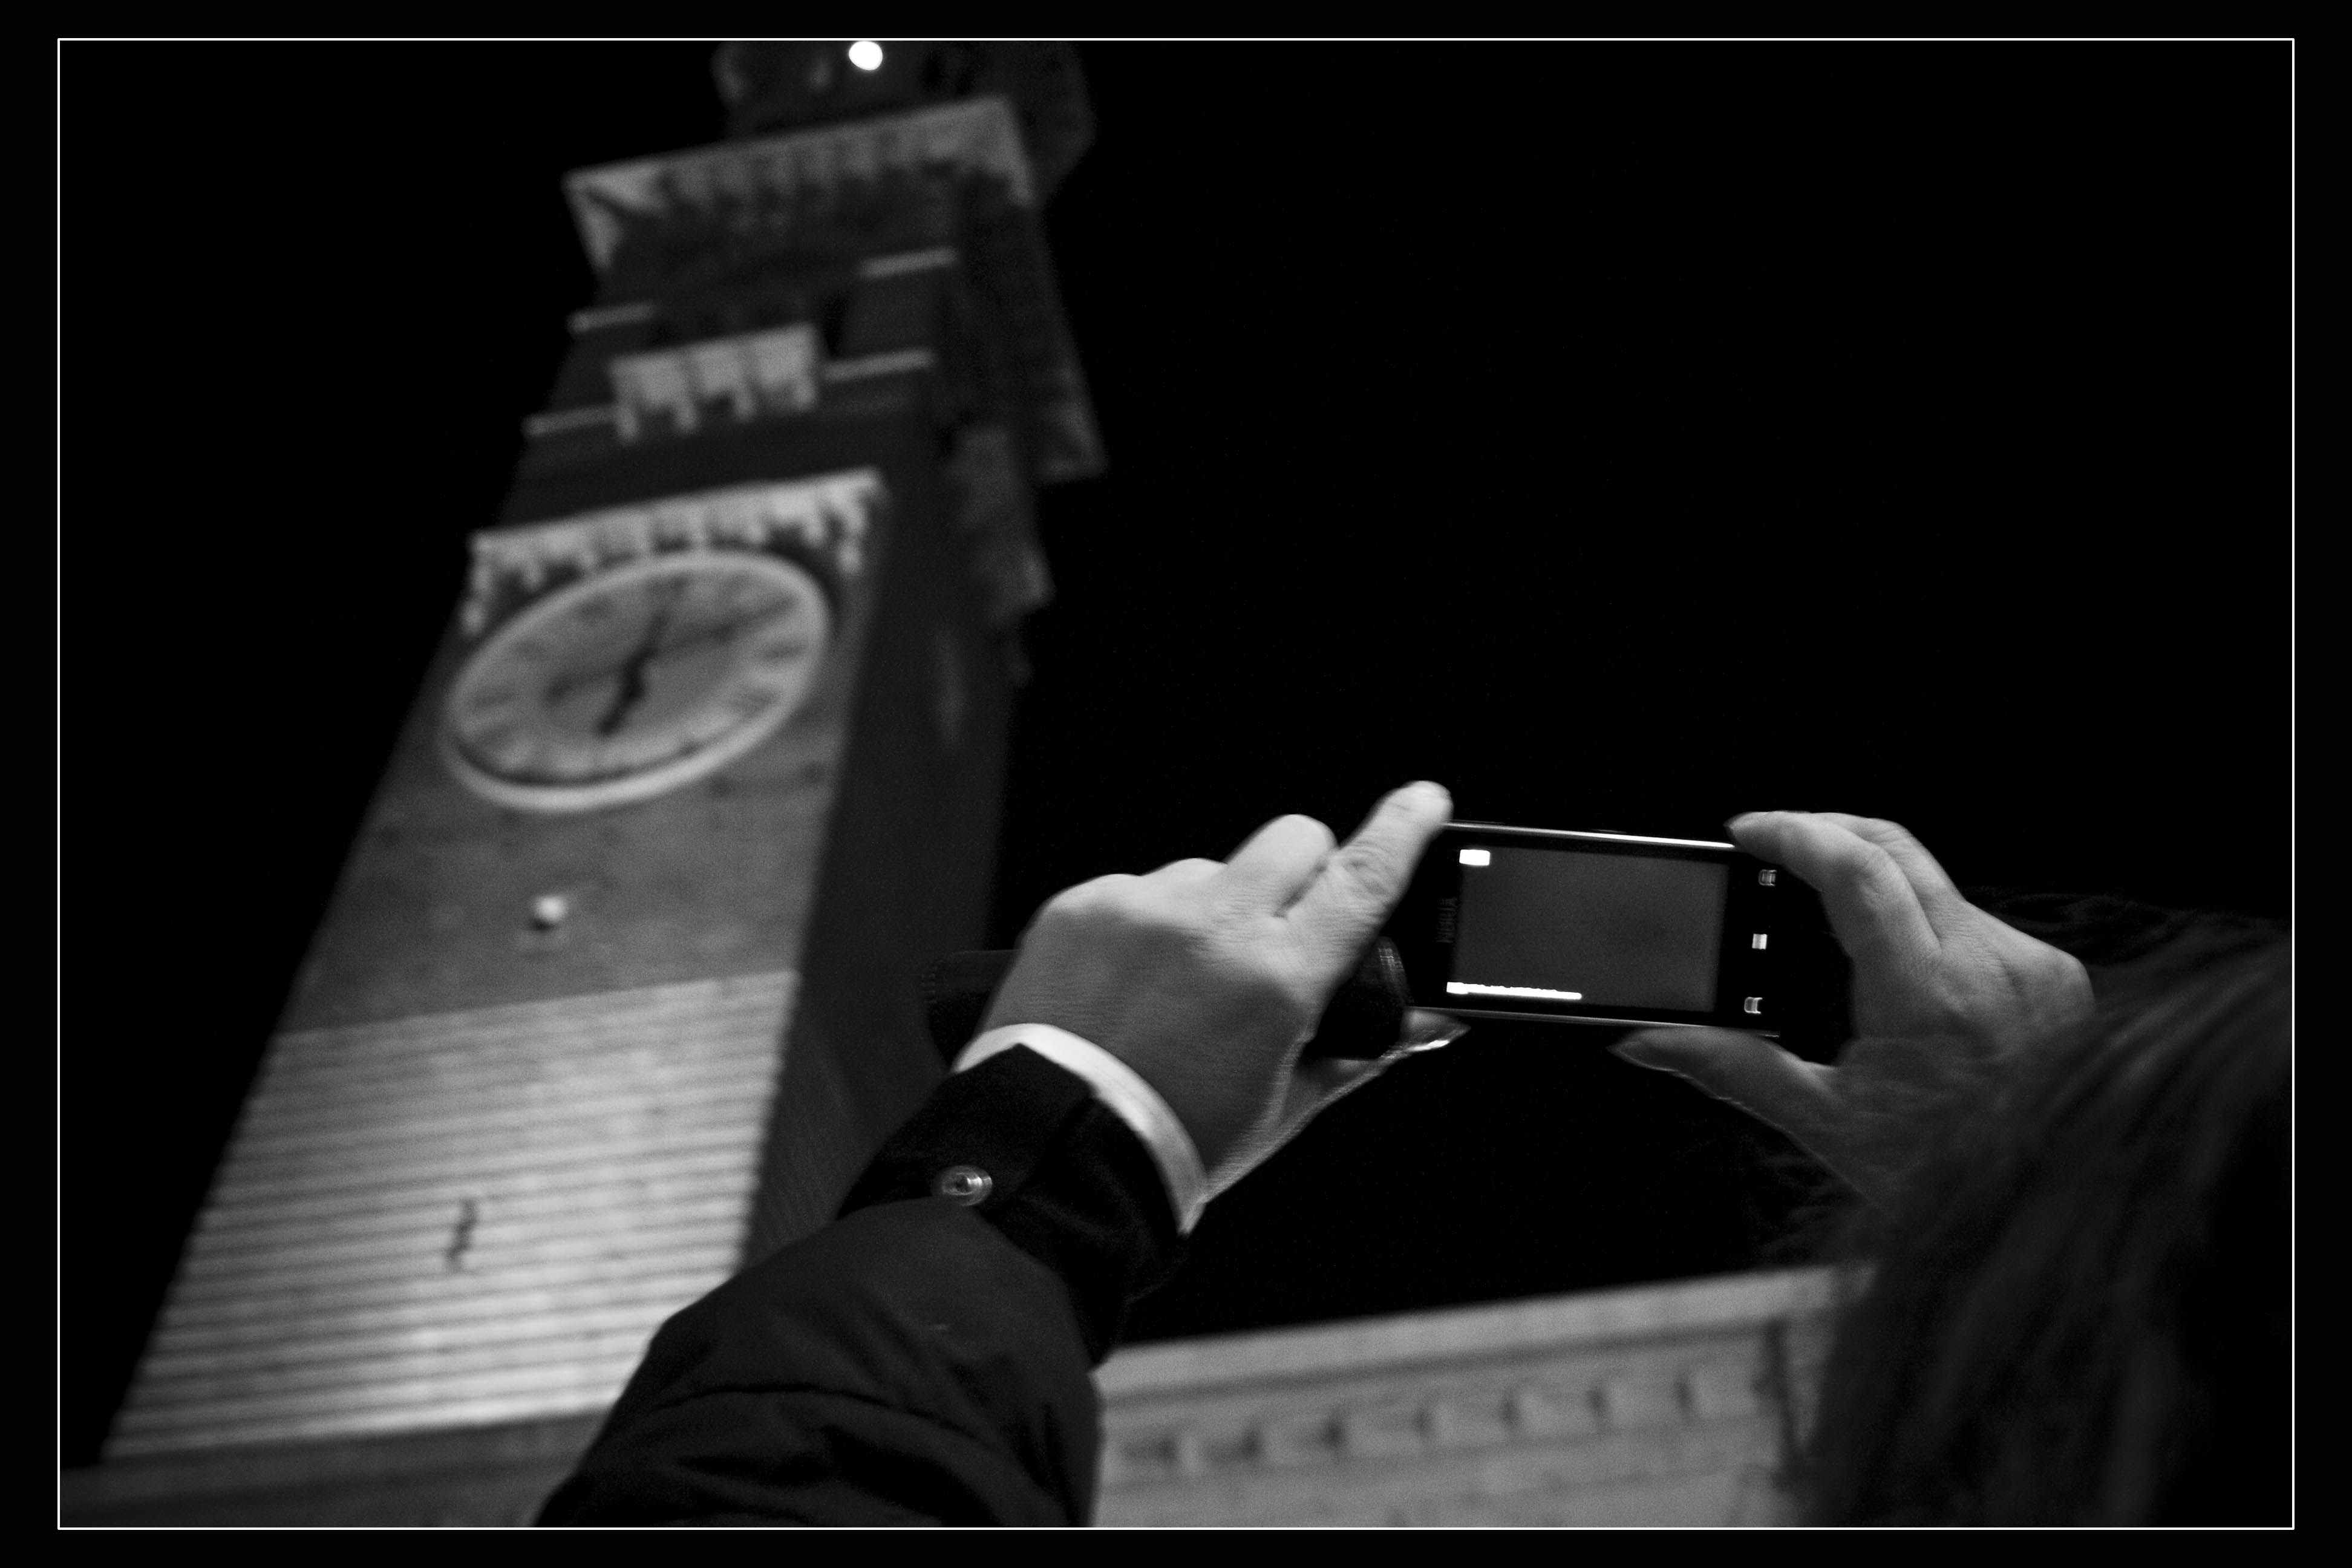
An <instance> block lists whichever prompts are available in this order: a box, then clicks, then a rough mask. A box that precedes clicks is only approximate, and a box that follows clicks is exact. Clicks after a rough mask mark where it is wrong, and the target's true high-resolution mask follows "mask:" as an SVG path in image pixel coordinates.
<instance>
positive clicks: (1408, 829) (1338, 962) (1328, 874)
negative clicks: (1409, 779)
mask: <svg viewBox="0 0 2352 1568" xmlns="http://www.w3.org/2000/svg"><path fill="white" fill-rule="evenodd" d="M1453 809H1454V798H1453V796H1451V795H1447V794H1446V793H1445V790H1444V787H1443V786H1441V785H1438V784H1427V783H1423V784H1407V785H1406V786H1405V787H1404V788H1402V789H1401V790H1396V791H1393V792H1391V794H1390V795H1388V796H1387V798H1385V799H1383V800H1382V801H1381V803H1380V805H1376V806H1374V807H1373V808H1372V813H1371V815H1370V816H1367V817H1366V818H1365V819H1364V825H1363V826H1361V827H1360V828H1358V829H1357V830H1356V836H1355V837H1353V838H1350V839H1349V840H1348V842H1347V843H1345V844H1343V845H1341V846H1340V847H1339V848H1338V849H1337V850H1335V851H1333V852H1332V853H1331V855H1329V856H1328V858H1326V859H1325V860H1324V862H1323V865H1322V868H1321V870H1320V871H1318V873H1317V875H1316V877H1315V879H1314V881H1313V882H1312V883H1311V884H1310V885H1309V886H1308V887H1307V890H1306V891H1305V892H1303V893H1301V894H1300V895H1299V898H1298V901H1297V903H1296V904H1294V905H1293V906H1292V907H1291V910H1290V921H1289V923H1290V927H1291V931H1292V933H1293V935H1294V937H1295V938H1296V940H1297V942H1298V943H1299V945H1300V948H1301V950H1302V951H1303V952H1304V953H1305V954H1306V956H1307V960H1308V962H1309V963H1312V964H1314V965H1315V966H1316V967H1317V968H1318V969H1328V971H1329V972H1330V973H1333V974H1344V973H1347V972H1348V971H1349V969H1351V968H1353V967H1354V966H1355V963H1356V961H1357V959H1358V958H1359V957H1360V955H1361V954H1362V952H1363V951H1364V948H1365V945H1366V944H1367V943H1369V942H1370V941H1371V940H1372V938H1373V936H1375V935H1376V934H1377V933H1378V932H1379V931H1380V929H1381V924H1382V922H1384V921H1387V919H1388V918H1389V911H1390V910H1393V909H1395V908H1396V904H1397V900H1399V899H1401V898H1402V897H1403V896H1404V890H1405V889H1406V887H1407V886H1408V885H1409V884H1410V883H1411V882H1412V872H1413V868H1414V867H1415V866H1417V865H1419V864H1420V863H1421V852H1422V850H1423V849H1424V848H1426V847H1428V845H1429V841H1430V839H1432V838H1433V837H1436V834H1437V830H1438V829H1439V828H1441V827H1443V826H1445V818H1446V816H1447V815H1448V814H1449V813H1451V812H1452V811H1453Z"/></svg>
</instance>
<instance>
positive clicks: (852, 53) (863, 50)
mask: <svg viewBox="0 0 2352 1568" xmlns="http://www.w3.org/2000/svg"><path fill="white" fill-rule="evenodd" d="M849 63H850V64H851V65H854V66H856V68H858V69H859V70H862V71H878V70H880V69H881V68H882V46H881V45H879V44H877V43H876V42H875V41H874V40H873V39H871V38H860V39H858V40H857V41H856V43H854V44H852V45H850V46H849Z"/></svg>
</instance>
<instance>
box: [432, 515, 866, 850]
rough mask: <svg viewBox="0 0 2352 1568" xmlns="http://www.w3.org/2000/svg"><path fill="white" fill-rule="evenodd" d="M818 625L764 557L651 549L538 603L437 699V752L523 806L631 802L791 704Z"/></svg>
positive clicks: (745, 741)
mask: <svg viewBox="0 0 2352 1568" xmlns="http://www.w3.org/2000/svg"><path fill="white" fill-rule="evenodd" d="M831 630H832V615H831V611H830V610H829V609H828V607H827V605H826V601H825V596H824V590H823V589H822V588H820V587H819V586H818V585H817V582H816V579H815V578H814V577H812V576H811V575H810V574H808V573H807V572H805V571H803V570H802V569H801V568H800V567H798V566H795V565H793V564H792V563H789V562H785V561H780V560H778V559H776V558H775V557H773V556H770V555H755V554H749V553H742V552H709V553H693V554H678V555H657V556H654V557H651V558H649V559H646V560H642V561H637V562H633V563H630V564H628V565H626V566H622V567H618V568H615V569H614V570H612V571H608V572H604V573H600V574H597V575H596V576H594V577H592V578H589V579H587V580H586V581H584V582H580V583H575V584H572V585H570V586H569V587H566V588H563V589H561V590H559V591H557V592H555V593H553V594H551V595H548V596H547V597H546V598H544V599H541V600H540V601H538V602H537V603H536V604H533V605H530V607H529V608H527V609H525V610H524V611H522V612H521V613H520V615H518V616H515V617H514V619H512V620H510V621H509V622H507V623H506V624H505V625H504V626H500V627H499V628H498V630H496V631H495V632H493V633H491V634H490V636H489V637H488V639H487V640H485V641H484V643H483V644H482V646H481V647H479V648H478V649H476V650H475V651H474V653H473V655H472V656H471V657H470V658H468V659H467V662H466V665H465V668H463V669H462V670H460V671H459V673H458V676H457V681H456V682H455V684H453V685H452V686H451V687H450V689H449V696H448V700H447V702H446V706H445V707H444V709H443V711H442V722H441V735H440V741H441V754H442V756H443V758H444V760H445V761H446V762H447V763H448V764H449V767H450V771H451V772H453V773H456V774H457V778H458V779H459V780H460V781H461V782H462V783H464V784H466V786H467V788H469V789H472V790H473V791H475V792H476V793H477V794H478V795H484V796H486V797H488V799H490V800H493V801H496V802H497V803H498V804H499V805H509V806H518V807H520V808H522V809H525V810H530V811H581V810H586V809H588V808H590V807H593V806H604V805H620V804H622V803H624V802H627V801H634V800H643V799H646V797H648V796H650V795H659V794H661V793H662V792H663V791H665V790H670V789H675V788H677V786H678V785H680V784H687V783H689V782H691V781H692V780H695V779H698V778H700V777H702V776H703V775H704V774H706V773H711V772H713V771H714V770H716V769H719V768H721V767H724V766H725V765H726V764H727V763H730V762H733V761H734V760H735V759H736V758H738V757H740V756H741V755H743V754H744V753H745V752H749V751H751V749H752V748H753V747H755V746H757V745H758V744H759V743H760V742H761V741H764V740H766V739H767V738H768V737H769V736H770V735H772V734H773V733H774V732H775V731H776V729H777V727H778V726H780V725H782V723H783V721H785V720H787V719H789V718H791V717H792V715H793V711H794V710H796V709H798V708H799V707H800V705H801V703H802V701H803V700H805V699H806V697H807V695H808V692H809V689H810V686H811V683H812V682H813V681H814V678H815V675H816V669H817V665H818V663H819V662H820V660H821V659H822V658H824V647H825V641H826V638H827V637H828V636H829V635H830V633H831Z"/></svg>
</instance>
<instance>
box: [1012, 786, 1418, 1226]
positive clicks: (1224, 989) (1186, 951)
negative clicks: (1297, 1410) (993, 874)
mask: <svg viewBox="0 0 2352 1568" xmlns="http://www.w3.org/2000/svg"><path fill="white" fill-rule="evenodd" d="M1452 809H1453V802H1452V800H1451V799H1450V798H1449V797H1448V796H1447V795H1446V793H1445V791H1444V789H1442V788H1440V787H1439V786H1438V785H1436V784H1409V785H1407V786H1406V787H1405V788H1403V789H1401V790H1398V791H1396V792H1394V793H1393V794H1391V795H1389V796H1388V797H1387V798H1386V799H1384V800H1382V801H1381V803H1380V805H1377V806H1376V807H1374V808H1373V810H1372V813H1371V815H1370V816H1369V817H1367V818H1366V819H1365V821H1364V825H1363V826H1361V827H1360V828H1359V829H1357V832H1356V836H1355V837H1353V838H1350V839H1349V841H1348V842H1347V843H1346V844H1344V845H1339V846H1337V847H1334V845H1333V841H1332V837H1331V831H1330V829H1329V828H1328V827H1325V826H1323V825H1322V824H1321V823H1319V822H1317V821H1316V820H1314V819H1313V818H1312V817H1307V816H1284V817H1278V818H1276V820H1274V821H1272V822H1269V823H1267V824H1266V825H1265V826H1264V827H1262V828H1260V829H1258V831H1257V832H1256V833H1255V835H1254V836H1252V837H1251V838H1250V840H1249V842H1247V843H1246V844H1244V845H1243V846H1242V847H1241V848H1240V849H1238V850H1236V851H1235V852H1234V858H1232V859H1230V860H1227V861H1224V862H1223V863H1222V864H1221V863H1219V862H1217V861H1214V860H1179V861H1176V862H1175V863H1174V864H1172V865H1168V866H1163V867H1161V868H1160V869H1159V870H1157V871H1154V872H1152V873H1151V874H1150V876H1146V877H1133V876H1116V877H1100V878H1097V879H1095V880H1094V881H1091V882H1084V883H1081V884H1079V885H1078V886H1077V887H1075V888H1071V889H1067V890H1066V891H1064V892H1062V893H1060V894H1057V895H1056V896H1055V898H1054V899H1053V900H1050V901H1049V902H1047V903H1046V905H1045V908H1044V909H1042V910H1039V911H1038V913H1037V918H1036V919H1035V920H1034V921H1032V922H1031V923H1030V926H1029V929H1028V931H1026V932H1024V934H1023V936H1022V941H1021V952H1020V956H1019V957H1018V958H1016V959H1015V960H1014V961H1013V968H1012V970H1011V972H1010V973H1007V974H1006V975H1005V977H1004V983H1003V985H1001V986H1000V987H999V988H998V990H997V993H996V997H995V1000H994V1001H993V1002H992V1004H991V1005H990V1006H989V1010H988V1017H987V1019H986V1020H985V1021H984V1022H983V1023H982V1028H984V1029H992V1028H996V1027H998V1026H1002V1025H1005V1024H1048V1025H1052V1026H1055V1027H1056V1028H1061V1029H1066V1030H1068V1031H1069V1032H1070V1033H1071V1034H1074V1035H1076V1036H1078V1037H1081V1038H1083V1039H1087V1040H1091V1041H1092V1042H1094V1043H1095V1044H1096V1045H1097V1046H1100V1047H1102V1048H1103V1049H1105V1050H1107V1051H1108V1052H1110V1053H1111V1054H1112V1055H1113V1056H1116V1057H1118V1058H1120V1059H1121V1060H1123V1061H1125V1062H1126V1063H1127V1064H1128V1065H1129V1067H1131V1068H1134V1069H1135V1070H1136V1071H1137V1072H1138V1073H1139V1074H1140V1075H1141V1076H1142V1078H1143V1079H1144V1081H1145V1082H1147V1083H1149V1084H1150V1085H1151V1087H1152V1088H1153V1089H1156V1090H1158V1091H1159V1093H1160V1098H1161V1099H1163V1100H1166V1101H1167V1102H1168V1106H1169V1109H1170V1110H1173V1111H1174V1112H1175V1113H1176V1116H1177V1119H1178V1120H1179V1121H1181V1122H1182V1123H1183V1124H1184V1131H1186V1132H1188V1133H1190V1134H1191V1135H1192V1142H1193V1145H1194V1146H1195V1147H1196V1148H1197V1149H1198V1150H1199V1151H1200V1155H1201V1163H1202V1167H1203V1168H1204V1169H1205V1170H1206V1171H1207V1173H1208V1175H1209V1186H1210V1190H1211V1191H1212V1192H1213V1193H1214V1192H1222V1191H1223V1190H1224V1189H1225V1188H1226V1187H1229V1186H1231V1185H1232V1184H1234V1182H1235V1181H1238V1180H1239V1179H1240V1178H1241V1177H1242V1175H1243V1174H1244V1173H1246V1172H1248V1171H1249V1170H1250V1169H1251V1168H1252V1167H1253V1166H1255V1165H1256V1164H1257V1163H1260V1162H1261V1161H1263V1160H1265V1158H1266V1156H1267V1155H1269V1154H1271V1153H1273V1152H1275V1150H1276V1149H1278V1148H1280V1147H1281V1146H1282V1144H1283V1143H1284V1142H1286V1141H1287V1140H1288V1139H1289V1138H1290V1137H1291V1135H1292V1134H1294V1133H1296V1132H1297V1131H1298V1130H1299V1129H1300V1128H1302V1127H1304V1126H1305V1125H1306V1124H1307V1121H1310V1120H1312V1119H1313V1117H1314V1115H1315V1113H1316V1112H1317V1111H1318V1110H1322V1109H1323V1108H1324V1107H1325V1106H1327V1105H1328V1104H1329V1103H1330V1102H1331V1101H1332V1100H1336V1099H1337V1098H1338V1097H1339V1095H1341V1094H1343V1093H1345V1092H1347V1091H1348V1090H1349V1089H1353V1088H1355V1087H1356V1086H1357V1085H1358V1084H1360V1083H1362V1082H1364V1081H1365V1080H1366V1079H1369V1078H1370V1076H1371V1075H1373V1074H1374V1073H1376V1072H1378V1071H1379V1070H1380V1068H1381V1064H1380V1063H1371V1062H1341V1061H1308V1062H1302V1061H1300V1060H1299V1057H1298V1047H1300V1046H1301V1045H1303V1044H1305V1043H1306V1041H1307V1038H1308V1037H1309V1036H1311V1035H1312V1034H1313V1033H1314V1030H1315V1024H1316V1021H1317V1020H1318V1018H1320V1017H1321V1016H1322V1015H1323V1009H1324V1007H1325V1006H1326V1005H1328V1003H1329V1002H1330V1000H1331V996H1332V994H1333V993H1334V992H1335V991H1337V990H1338V989H1339V985H1340V984H1341V982H1343V981H1344V980H1345V979H1346V978H1347V977H1348V975H1349V973H1352V972H1353V971H1354V969H1355V966H1356V963H1357V961H1358V959H1359V958H1360V957H1361V956H1362V954H1363V951H1364V949H1365V947H1366V946H1367V945H1369V944H1370V942H1371V941H1372V939H1373V938H1374V937H1375V936H1377V935H1378V934H1379V932H1380V929H1381V925H1382V924H1383V923H1384V922H1385V921H1387V919H1388V917H1389V913H1390V911H1391V910H1393V909H1394V908H1395V907H1396V903H1397V900H1399V899H1401V898H1402V897H1403V896H1404V890H1405V887H1406V885H1407V884H1408V883H1409V882H1410V881H1411V880H1412V872H1413V868H1414V866H1415V865H1416V864H1418V863H1419V861H1420V859H1421V852H1422V850H1423V847H1425V846H1427V844H1428V843H1429V840H1430V838H1431V837H1433V835H1434V834H1435V833H1436V832H1437V830H1438V829H1439V828H1440V827H1441V826H1444V823H1445V819H1446V815H1447V813H1448V812H1450V811H1451V810H1452Z"/></svg>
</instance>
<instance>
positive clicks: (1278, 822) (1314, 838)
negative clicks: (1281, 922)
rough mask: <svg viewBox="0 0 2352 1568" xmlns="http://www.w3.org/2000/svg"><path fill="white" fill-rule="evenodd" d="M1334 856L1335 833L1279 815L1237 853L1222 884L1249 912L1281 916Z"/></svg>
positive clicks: (1305, 818) (1303, 818) (1310, 819)
mask: <svg viewBox="0 0 2352 1568" xmlns="http://www.w3.org/2000/svg"><path fill="white" fill-rule="evenodd" d="M1330 853H1331V830H1330V829H1329V828H1328V827H1326V826H1323V825H1322V824H1321V823H1319V822H1318V821H1316V820H1315V819H1314V818H1313V817H1311V816H1277V817H1276V818H1275V819H1274V820H1273V821H1272V822H1269V823H1267V824H1266V825H1265V826H1264V827H1261V828H1259V829H1258V830H1257V831H1256V832H1255V833H1253V834H1251V835H1250V837H1249V842H1247V843H1246V844H1244V845H1243V846H1242V847H1240V848H1239V849H1236V850H1234V857H1233V858H1232V859H1230V860H1228V861H1226V862H1225V864H1224V868H1223V872H1222V874H1221V878H1220V881H1221V884H1222V886H1223V888H1224V889H1225V890H1226V891H1227V892H1228V893H1230V894H1231V895H1232V896H1233V897H1234V899H1235V900H1237V901H1238V902H1240V903H1241V904H1243V905H1244V907H1246V908H1250V909H1254V910H1263V911H1264V912H1265V913H1267V914H1280V913H1282V912H1283V911H1284V910H1287V909H1288V908H1290V906H1291V905H1292V904H1294V903H1296V902H1297V900H1298V896H1299V895H1300V894H1301V893H1304V892H1305V891H1306V890H1307V888H1308V887H1309V886H1311V885H1312V884H1313V882H1314V880H1315V875H1316V873H1317V872H1318V871H1319V870H1321V869H1322V868H1323V862H1324V860H1325V859H1326V858H1328V857H1329V856H1330Z"/></svg>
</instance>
